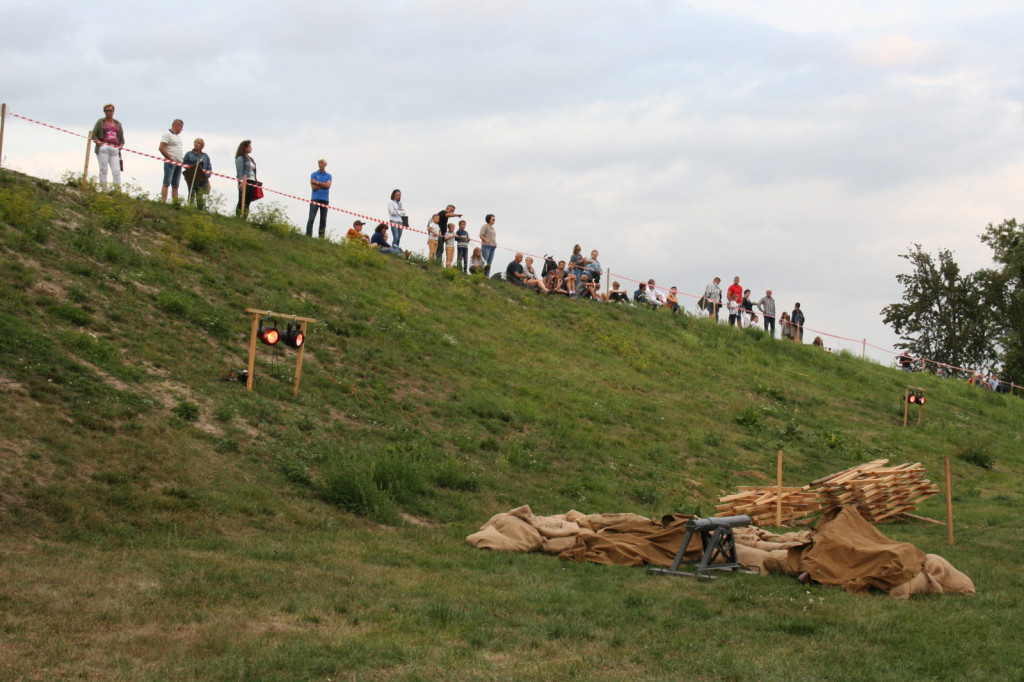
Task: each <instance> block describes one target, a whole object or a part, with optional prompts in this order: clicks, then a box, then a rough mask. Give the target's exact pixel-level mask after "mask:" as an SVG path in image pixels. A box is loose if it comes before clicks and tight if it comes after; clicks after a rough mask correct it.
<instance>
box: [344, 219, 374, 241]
mask: <svg viewBox="0 0 1024 682" xmlns="http://www.w3.org/2000/svg"><path fill="white" fill-rule="evenodd" d="M365 224H366V223H364V222H363V221H362V220H357V221H355V222H354V223H352V227H350V228H348V232H346V233H345V238H346V239H348V240H349V241H350V242H352V243H354V244H369V243H370V237H369V235H365V234H363V225H365Z"/></svg>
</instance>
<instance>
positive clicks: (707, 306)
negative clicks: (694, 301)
mask: <svg viewBox="0 0 1024 682" xmlns="http://www.w3.org/2000/svg"><path fill="white" fill-rule="evenodd" d="M721 283H722V278H721V277H715V278H714V279H713V280H712V281H711V282H710V283H709V284H708V285H707V286H706V287H704V310H706V311H708V317H713V318H715V321H716V322H717V321H718V309H719V308H721V307H722V289H721V287H720V286H719V285H720V284H721Z"/></svg>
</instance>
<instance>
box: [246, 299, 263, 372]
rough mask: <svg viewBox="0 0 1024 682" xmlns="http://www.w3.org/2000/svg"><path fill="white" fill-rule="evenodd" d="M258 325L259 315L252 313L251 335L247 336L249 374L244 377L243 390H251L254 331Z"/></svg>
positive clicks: (254, 344) (254, 342)
mask: <svg viewBox="0 0 1024 682" xmlns="http://www.w3.org/2000/svg"><path fill="white" fill-rule="evenodd" d="M259 325H260V316H259V313H253V316H252V333H251V334H249V373H248V374H247V375H246V377H245V390H247V391H251V390H252V371H253V370H254V369H255V368H256V331H257V329H258V328H259Z"/></svg>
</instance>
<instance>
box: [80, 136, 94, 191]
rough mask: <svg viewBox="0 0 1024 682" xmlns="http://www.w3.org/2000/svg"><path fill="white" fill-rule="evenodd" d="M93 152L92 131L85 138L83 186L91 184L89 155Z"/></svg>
mask: <svg viewBox="0 0 1024 682" xmlns="http://www.w3.org/2000/svg"><path fill="white" fill-rule="evenodd" d="M90 152H92V131H91V130H90V131H89V134H88V135H86V136H85V168H83V169H82V186H83V187H85V185H86V184H88V182H89V154H90Z"/></svg>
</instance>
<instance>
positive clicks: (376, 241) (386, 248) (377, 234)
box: [370, 223, 409, 258]
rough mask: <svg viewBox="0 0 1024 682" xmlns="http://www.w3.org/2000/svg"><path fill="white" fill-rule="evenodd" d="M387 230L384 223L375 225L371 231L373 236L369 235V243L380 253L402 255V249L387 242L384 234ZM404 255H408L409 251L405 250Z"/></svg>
mask: <svg viewBox="0 0 1024 682" xmlns="http://www.w3.org/2000/svg"><path fill="white" fill-rule="evenodd" d="M387 232H388V226H387V225H386V224H385V223H381V224H379V225H377V229H375V230H374V231H373V236H372V237H370V245H371V246H376V247H377V249H378V250H380V252H381V253H390V254H393V255H396V256H400V255H403V254H402V250H401V249H400V248H398V247H397V246H391V244H388V238H387V237H386V236H385V235H386V234H387ZM404 255H405V257H406V258H408V257H409V252H408V251H406V252H405V254H404Z"/></svg>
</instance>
